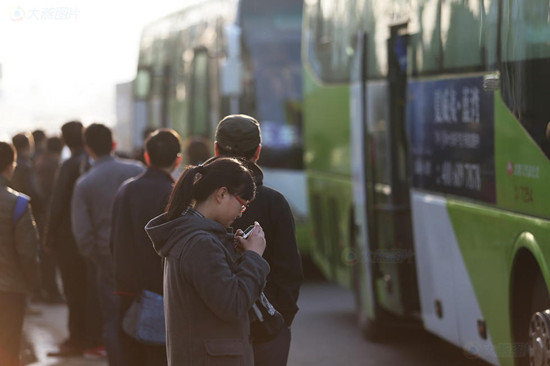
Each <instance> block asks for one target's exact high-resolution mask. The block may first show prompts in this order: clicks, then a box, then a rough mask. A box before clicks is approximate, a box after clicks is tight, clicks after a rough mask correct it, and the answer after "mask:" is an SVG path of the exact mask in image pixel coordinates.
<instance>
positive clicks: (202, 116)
mask: <svg viewBox="0 0 550 366" xmlns="http://www.w3.org/2000/svg"><path fill="white" fill-rule="evenodd" d="M208 63H209V58H208V51H207V50H206V49H197V50H195V56H194V58H193V63H192V67H191V69H192V74H191V93H190V95H189V98H190V110H189V128H190V131H189V135H190V136H205V137H208V136H209V96H210V89H209V87H208V85H209V82H210V75H209V67H208Z"/></svg>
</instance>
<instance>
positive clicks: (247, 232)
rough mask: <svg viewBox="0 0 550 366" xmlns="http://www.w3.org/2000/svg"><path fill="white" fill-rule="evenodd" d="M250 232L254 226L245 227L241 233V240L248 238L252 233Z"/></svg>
mask: <svg viewBox="0 0 550 366" xmlns="http://www.w3.org/2000/svg"><path fill="white" fill-rule="evenodd" d="M252 230H254V225H250V226H249V227H247V228H246V229H245V230H244V232H243V236H242V238H243V239H246V238H248V237H249V236H250V234H251V233H252Z"/></svg>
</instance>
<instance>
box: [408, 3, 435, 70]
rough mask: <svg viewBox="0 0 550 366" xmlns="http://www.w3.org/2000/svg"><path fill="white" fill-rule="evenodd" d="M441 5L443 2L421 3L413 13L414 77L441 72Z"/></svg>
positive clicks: (411, 42) (412, 65)
mask: <svg viewBox="0 0 550 366" xmlns="http://www.w3.org/2000/svg"><path fill="white" fill-rule="evenodd" d="M441 3H442V0H423V1H419V2H418V5H417V6H416V8H415V9H414V10H413V11H412V12H411V17H412V21H411V24H412V25H413V27H414V28H415V29H414V31H413V34H412V35H411V39H410V45H411V58H412V59H411V60H410V62H409V64H410V65H411V71H412V74H413V75H418V74H426V73H431V74H433V73H436V72H439V71H440V70H441V63H442V59H441V58H442V56H441Z"/></svg>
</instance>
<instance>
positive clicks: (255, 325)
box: [250, 291, 285, 343]
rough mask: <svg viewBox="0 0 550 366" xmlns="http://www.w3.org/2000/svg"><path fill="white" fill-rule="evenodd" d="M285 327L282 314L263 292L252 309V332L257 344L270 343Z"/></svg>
mask: <svg viewBox="0 0 550 366" xmlns="http://www.w3.org/2000/svg"><path fill="white" fill-rule="evenodd" d="M284 326H285V320H284V318H283V316H282V315H281V313H279V312H278V311H277V309H275V308H274V307H273V305H271V303H270V302H269V300H268V299H267V297H266V296H265V294H264V293H263V291H262V292H261V293H260V296H259V297H258V299H257V300H256V301H255V302H254V304H253V305H252V309H250V332H251V336H252V340H253V341H254V342H256V343H263V342H268V341H270V340H272V339H273V338H275V336H276V335H277V334H279V332H280V331H281V329H283V327H284Z"/></svg>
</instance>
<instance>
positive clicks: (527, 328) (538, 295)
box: [512, 253, 550, 366]
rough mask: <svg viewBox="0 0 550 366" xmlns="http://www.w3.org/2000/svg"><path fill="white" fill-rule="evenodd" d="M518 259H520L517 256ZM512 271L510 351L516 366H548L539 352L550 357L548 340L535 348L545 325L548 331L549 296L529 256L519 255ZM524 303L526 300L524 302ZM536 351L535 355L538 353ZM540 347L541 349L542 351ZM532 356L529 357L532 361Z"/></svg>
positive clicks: (549, 326) (538, 270) (535, 265)
mask: <svg viewBox="0 0 550 366" xmlns="http://www.w3.org/2000/svg"><path fill="white" fill-rule="evenodd" d="M518 257H520V256H518ZM521 257H523V258H520V259H519V260H518V261H517V262H519V263H518V266H516V268H515V270H514V277H513V278H514V283H513V284H512V289H513V291H512V306H513V308H512V315H513V316H512V319H513V322H512V326H513V334H514V345H513V347H512V350H513V353H514V358H515V360H516V361H515V365H516V366H538V365H539V364H540V365H547V364H548V363H547V362H546V361H545V362H543V363H538V361H539V360H541V359H544V356H543V355H541V353H540V352H543V351H546V354H547V355H548V356H547V357H550V339H549V340H548V341H549V343H548V344H547V345H544V344H543V345H537V342H538V341H537V334H539V333H540V332H541V331H543V330H544V329H545V327H546V326H547V325H548V330H550V313H546V312H545V311H546V310H548V308H549V307H550V296H549V295H548V290H547V287H546V282H545V281H544V278H543V276H542V273H541V271H540V269H539V267H538V264H537V263H536V261H535V259H534V258H533V257H532V255H531V254H530V253H529V254H528V255H525V254H522V255H521ZM525 299H528V300H527V301H525ZM537 347H538V348H539V349H538V352H539V353H537V352H536V351H537ZM541 347H542V348H541ZM531 356H532V357H531ZM548 360H550V358H548Z"/></svg>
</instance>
